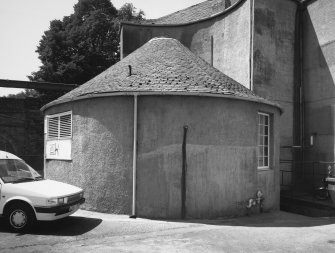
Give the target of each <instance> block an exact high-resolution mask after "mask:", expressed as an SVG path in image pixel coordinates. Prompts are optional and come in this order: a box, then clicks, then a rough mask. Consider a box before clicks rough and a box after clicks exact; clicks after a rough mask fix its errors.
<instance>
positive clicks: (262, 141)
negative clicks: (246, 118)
mask: <svg viewBox="0 0 335 253" xmlns="http://www.w3.org/2000/svg"><path fill="white" fill-rule="evenodd" d="M269 164H270V115H269V114H266V113H258V168H259V169H267V168H269Z"/></svg>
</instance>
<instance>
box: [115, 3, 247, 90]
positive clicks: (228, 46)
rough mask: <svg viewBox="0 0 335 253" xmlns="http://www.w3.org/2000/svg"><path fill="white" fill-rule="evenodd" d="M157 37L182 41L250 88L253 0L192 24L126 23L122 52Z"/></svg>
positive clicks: (122, 53) (130, 51)
mask: <svg viewBox="0 0 335 253" xmlns="http://www.w3.org/2000/svg"><path fill="white" fill-rule="evenodd" d="M154 37H170V38H175V39H177V40H179V41H180V42H181V43H182V44H183V45H184V46H186V47H188V48H189V49H190V50H191V51H192V52H193V53H195V54H196V55H197V56H199V57H201V58H202V59H204V60H205V61H207V62H208V63H209V64H211V63H212V62H213V66H214V67H215V68H217V69H218V70H220V71H222V72H223V73H225V74H227V75H228V76H229V77H231V78H233V79H235V80H236V81H238V82H239V83H241V84H243V85H244V86H246V87H248V88H249V87H250V1H242V3H241V4H240V5H239V6H238V7H237V8H235V9H234V10H233V11H232V12H230V13H228V14H224V15H220V16H218V17H217V18H213V19H210V20H207V21H201V22H198V23H194V24H189V25H181V26H172V25H171V26H169V25H166V26H144V25H142V26H136V25H129V24H124V25H123V26H122V30H121V55H122V56H123V57H126V56H127V55H128V54H130V53H132V52H133V51H134V50H136V49H137V48H139V47H140V46H142V45H144V44H145V43H146V42H148V41H149V40H150V39H152V38H154ZM212 37H213V44H212V39H211V38H212ZM212 45H213V58H212V53H211V52H212Z"/></svg>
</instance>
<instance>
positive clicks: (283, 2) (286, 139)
mask: <svg viewBox="0 0 335 253" xmlns="http://www.w3.org/2000/svg"><path fill="white" fill-rule="evenodd" d="M296 9H297V3H296V2H294V1H290V0H280V1H278V0H254V11H253V15H254V17H253V20H254V28H253V59H252V61H253V70H252V71H253V74H252V79H253V80H252V83H253V88H252V89H253V90H254V92H255V93H256V94H257V95H260V96H262V97H265V98H267V99H269V100H271V101H273V102H276V103H278V104H280V106H281V107H282V108H283V110H284V113H283V114H282V115H281V118H280V120H279V121H280V122H279V129H280V130H279V131H280V146H293V145H299V143H294V138H295V134H298V133H296V132H295V130H294V116H295V115H294V107H295V105H294V103H295V100H294V96H295V75H294V73H295V72H294V71H295V18H296ZM297 71H298V70H297ZM298 118H299V117H298ZM293 155H294V154H293V150H292V149H289V148H282V149H281V154H280V156H281V159H282V160H293V159H294V157H293ZM281 169H284V170H291V169H292V164H291V163H286V164H284V163H283V164H281ZM285 176H288V175H286V174H285ZM285 183H290V178H286V179H285Z"/></svg>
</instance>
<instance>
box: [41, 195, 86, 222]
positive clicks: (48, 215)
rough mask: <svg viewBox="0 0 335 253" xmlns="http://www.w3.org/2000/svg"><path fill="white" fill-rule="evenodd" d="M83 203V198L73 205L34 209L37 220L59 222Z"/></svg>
mask: <svg viewBox="0 0 335 253" xmlns="http://www.w3.org/2000/svg"><path fill="white" fill-rule="evenodd" d="M83 203H85V198H81V199H79V200H77V201H75V202H73V203H70V204H65V205H61V206H53V207H35V211H36V219H37V220H59V219H62V218H65V217H67V216H69V215H71V214H73V213H75V212H76V211H77V210H78V209H79V207H80V205H81V204H83Z"/></svg>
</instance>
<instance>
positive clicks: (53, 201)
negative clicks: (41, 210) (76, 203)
mask: <svg viewBox="0 0 335 253" xmlns="http://www.w3.org/2000/svg"><path fill="white" fill-rule="evenodd" d="M67 201H68V198H67V197H65V198H52V199H48V202H47V203H48V205H50V206H57V205H64V204H67Z"/></svg>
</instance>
